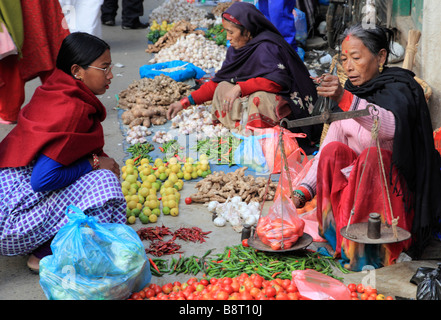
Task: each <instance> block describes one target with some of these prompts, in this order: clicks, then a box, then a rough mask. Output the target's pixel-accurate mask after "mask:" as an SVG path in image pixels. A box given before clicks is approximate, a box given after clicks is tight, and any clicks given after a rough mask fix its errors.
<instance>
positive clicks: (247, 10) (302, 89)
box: [212, 2, 317, 103]
mask: <svg viewBox="0 0 441 320" xmlns="http://www.w3.org/2000/svg"><path fill="white" fill-rule="evenodd" d="M225 12H226V13H229V14H231V15H232V16H233V17H235V18H236V19H237V20H238V21H239V22H240V23H241V24H242V25H243V26H244V27H245V29H247V30H248V31H249V32H250V33H251V35H252V36H253V38H252V39H251V40H250V41H249V42H248V43H247V44H246V45H245V46H244V47H242V48H240V49H238V50H236V49H234V48H233V47H230V48H228V51H227V55H226V58H225V61H224V63H223V65H222V68H221V69H220V70H219V71H218V72H217V73H216V74H215V76H214V78H213V79H212V80H213V81H214V82H221V81H228V82H232V83H237V82H239V81H246V80H249V79H252V78H257V77H262V78H266V79H268V80H271V81H274V82H276V83H278V84H279V85H281V86H282V87H283V89H282V91H281V92H280V94H281V95H285V96H289V95H290V94H291V93H294V92H298V93H299V96H300V97H302V98H304V97H306V96H309V97H312V98H313V103H314V102H315V101H316V98H317V92H316V89H315V85H314V83H313V82H312V80H311V79H310V74H309V71H308V69H307V68H306V66H305V64H304V63H303V61H302V60H301V59H300V57H299V55H298V54H297V52H296V51H295V50H294V49H293V48H292V47H291V46H290V45H289V44H288V43H287V42H286V40H285V39H284V38H283V37H282V35H281V34H280V32H279V31H278V30H277V28H276V27H275V26H274V25H273V24H272V23H271V21H269V20H268V19H267V18H266V17H265V16H264V15H263V13H262V12H260V11H259V10H258V9H257V8H256V7H255V6H254V5H253V4H251V3H246V2H235V3H233V4H232V5H231V6H230V7H229V8H228V9H227V10H226V11H225Z"/></svg>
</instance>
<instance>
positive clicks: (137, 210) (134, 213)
mask: <svg viewBox="0 0 441 320" xmlns="http://www.w3.org/2000/svg"><path fill="white" fill-rule="evenodd" d="M140 213H141V210H139V209H138V208H135V209H132V215H133V216H135V217H138V216H139V214H140Z"/></svg>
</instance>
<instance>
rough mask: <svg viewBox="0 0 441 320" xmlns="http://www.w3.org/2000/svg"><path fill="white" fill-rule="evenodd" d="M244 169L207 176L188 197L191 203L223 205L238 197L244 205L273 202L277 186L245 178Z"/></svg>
mask: <svg viewBox="0 0 441 320" xmlns="http://www.w3.org/2000/svg"><path fill="white" fill-rule="evenodd" d="M246 169H247V167H242V168H239V169H237V170H236V171H234V172H229V173H224V172H223V171H216V172H214V173H212V174H209V175H208V176H206V177H205V178H204V179H203V180H201V181H199V182H197V183H196V185H195V188H196V189H198V192H197V193H195V194H193V195H191V196H190V197H191V199H192V201H193V202H196V203H207V202H210V201H218V202H219V203H224V202H226V201H227V199H228V198H233V197H235V196H240V197H241V198H242V201H244V202H246V203H250V202H251V201H256V202H262V201H263V200H268V201H271V200H273V199H274V195H275V192H276V188H277V184H276V183H274V182H272V181H270V182H269V184H268V179H266V178H264V177H254V176H253V175H247V176H246V175H245V170H246ZM267 186H268V190H267ZM265 192H266V195H265Z"/></svg>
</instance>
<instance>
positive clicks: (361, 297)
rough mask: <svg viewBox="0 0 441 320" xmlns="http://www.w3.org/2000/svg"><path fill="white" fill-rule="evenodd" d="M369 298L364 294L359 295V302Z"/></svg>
mask: <svg viewBox="0 0 441 320" xmlns="http://www.w3.org/2000/svg"><path fill="white" fill-rule="evenodd" d="M368 298H369V296H368V295H367V294H366V293H362V294H361V295H360V299H361V300H367V299H368Z"/></svg>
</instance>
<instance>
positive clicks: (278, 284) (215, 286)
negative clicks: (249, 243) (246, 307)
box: [128, 273, 394, 300]
mask: <svg viewBox="0 0 441 320" xmlns="http://www.w3.org/2000/svg"><path fill="white" fill-rule="evenodd" d="M348 289H349V291H351V295H352V299H353V300H394V299H393V298H392V297H391V296H384V295H383V294H379V293H378V292H377V290H376V289H374V288H372V287H371V286H364V285H363V284H354V283H351V284H349V285H348ZM128 300H308V298H306V297H303V296H302V295H301V294H300V293H299V290H298V289H297V287H296V285H295V283H294V281H292V280H290V279H278V278H277V279H272V280H265V279H264V278H263V277H262V276H260V275H258V274H251V275H248V274H246V273H242V274H241V275H239V276H237V277H234V278H229V277H225V278H211V279H206V278H202V279H200V280H198V279H197V278H195V277H192V278H190V279H188V280H187V281H186V282H184V283H181V282H179V281H175V282H173V283H167V284H164V285H162V286H160V285H158V284H155V283H151V284H149V285H147V286H146V287H145V288H144V289H142V290H141V291H139V292H134V293H133V294H132V295H131V296H130V297H129V299H128Z"/></svg>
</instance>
